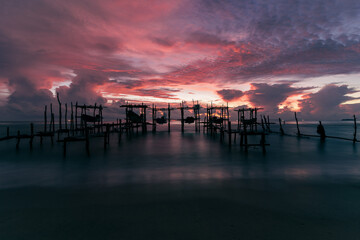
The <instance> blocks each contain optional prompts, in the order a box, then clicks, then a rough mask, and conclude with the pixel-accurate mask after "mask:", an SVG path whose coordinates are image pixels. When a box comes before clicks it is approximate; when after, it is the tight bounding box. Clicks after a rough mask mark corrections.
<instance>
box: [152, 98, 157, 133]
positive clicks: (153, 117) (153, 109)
mask: <svg viewBox="0 0 360 240" xmlns="http://www.w3.org/2000/svg"><path fill="white" fill-rule="evenodd" d="M152 123H153V127H152V131H153V132H156V106H155V104H153V107H152Z"/></svg>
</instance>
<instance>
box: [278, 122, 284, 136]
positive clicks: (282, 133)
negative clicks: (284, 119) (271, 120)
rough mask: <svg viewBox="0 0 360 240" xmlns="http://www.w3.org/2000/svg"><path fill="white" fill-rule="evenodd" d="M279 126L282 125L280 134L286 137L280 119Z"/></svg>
mask: <svg viewBox="0 0 360 240" xmlns="http://www.w3.org/2000/svg"><path fill="white" fill-rule="evenodd" d="M279 125H280V134H281V135H284V129H283V128H282V124H281V118H279Z"/></svg>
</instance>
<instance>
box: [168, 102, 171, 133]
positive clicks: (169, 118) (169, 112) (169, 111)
mask: <svg viewBox="0 0 360 240" xmlns="http://www.w3.org/2000/svg"><path fill="white" fill-rule="evenodd" d="M170 114H171V110H170V103H168V132H170V120H171V117H170Z"/></svg>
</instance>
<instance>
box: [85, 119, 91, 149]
mask: <svg viewBox="0 0 360 240" xmlns="http://www.w3.org/2000/svg"><path fill="white" fill-rule="evenodd" d="M89 145H90V144H89V130H88V128H87V123H86V121H85V148H86V152H87V154H89V153H90V146H89Z"/></svg>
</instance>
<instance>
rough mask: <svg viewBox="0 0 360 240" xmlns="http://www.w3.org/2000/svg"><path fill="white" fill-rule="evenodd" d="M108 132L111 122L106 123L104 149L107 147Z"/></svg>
mask: <svg viewBox="0 0 360 240" xmlns="http://www.w3.org/2000/svg"><path fill="white" fill-rule="evenodd" d="M108 134H109V124H106V127H105V133H104V149H106V145H107V140H108V136H107V135H108Z"/></svg>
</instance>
